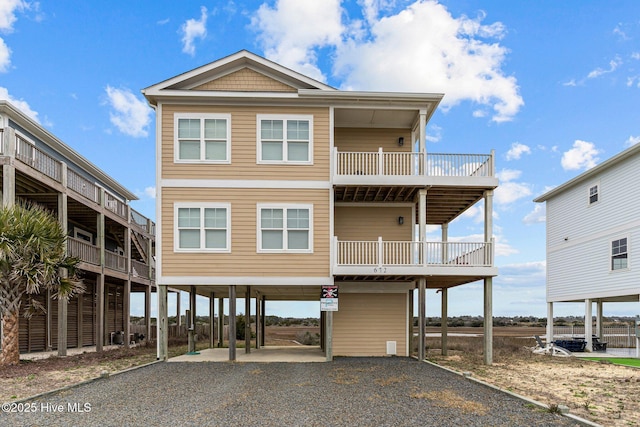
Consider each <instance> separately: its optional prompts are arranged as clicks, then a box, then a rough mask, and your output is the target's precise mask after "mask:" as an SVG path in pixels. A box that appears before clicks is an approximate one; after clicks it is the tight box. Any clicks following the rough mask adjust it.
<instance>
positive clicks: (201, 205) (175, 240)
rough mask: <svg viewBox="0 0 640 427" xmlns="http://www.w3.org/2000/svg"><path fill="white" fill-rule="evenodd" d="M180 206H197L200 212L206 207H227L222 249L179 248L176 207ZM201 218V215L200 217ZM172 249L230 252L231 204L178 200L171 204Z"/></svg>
mask: <svg viewBox="0 0 640 427" xmlns="http://www.w3.org/2000/svg"><path fill="white" fill-rule="evenodd" d="M180 208H199V209H200V210H201V212H202V211H203V210H204V209H206V208H225V209H227V245H226V248H223V249H215V248H210V249H209V248H203V247H200V248H181V247H180V246H179V242H180V233H179V228H178V209H180ZM201 218H202V217H201ZM200 233H201V234H200V237H201V238H200V242H201V245H202V244H203V242H204V236H203V235H202V234H203V233H204V227H200ZM173 251H174V252H190V253H230V252H231V204H230V203H199V202H180V203H174V205H173Z"/></svg>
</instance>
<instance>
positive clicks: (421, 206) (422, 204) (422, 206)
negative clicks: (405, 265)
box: [418, 189, 427, 265]
mask: <svg viewBox="0 0 640 427" xmlns="http://www.w3.org/2000/svg"><path fill="white" fill-rule="evenodd" d="M418 198H419V199H418V231H419V234H418V241H419V242H420V246H422V257H423V258H422V259H421V260H420V262H421V263H422V265H426V264H427V248H426V245H425V238H426V233H427V190H426V189H423V190H420V191H419V194H418Z"/></svg>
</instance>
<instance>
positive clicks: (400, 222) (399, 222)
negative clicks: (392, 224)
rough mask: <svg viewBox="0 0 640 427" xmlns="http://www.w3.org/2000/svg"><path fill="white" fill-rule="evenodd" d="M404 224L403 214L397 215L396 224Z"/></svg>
mask: <svg viewBox="0 0 640 427" xmlns="http://www.w3.org/2000/svg"><path fill="white" fill-rule="evenodd" d="M402 224H404V217H403V216H399V217H398V225H402Z"/></svg>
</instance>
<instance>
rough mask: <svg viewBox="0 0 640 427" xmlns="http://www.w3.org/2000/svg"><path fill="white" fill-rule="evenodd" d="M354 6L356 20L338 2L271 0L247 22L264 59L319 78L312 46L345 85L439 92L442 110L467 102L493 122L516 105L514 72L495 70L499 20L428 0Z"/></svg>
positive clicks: (501, 50) (380, 0)
mask: <svg viewBox="0 0 640 427" xmlns="http://www.w3.org/2000/svg"><path fill="white" fill-rule="evenodd" d="M358 4H359V5H360V6H361V8H362V16H363V17H364V19H349V17H348V14H347V12H346V11H345V10H344V9H343V8H342V7H341V6H340V2H339V1H338V0H328V1H326V2H317V1H313V0H306V1H303V0H278V1H277V2H276V4H275V5H274V6H273V7H270V6H268V5H267V4H263V5H262V6H261V7H260V9H259V10H258V12H257V13H256V14H255V16H254V18H253V21H252V24H253V26H254V27H255V28H256V29H257V30H258V32H259V34H258V39H259V40H260V43H261V44H262V46H263V48H264V51H265V55H266V56H267V57H268V58H269V59H272V60H275V61H277V62H279V63H282V64H283V65H285V66H287V67H290V68H293V69H295V70H297V71H299V72H302V73H304V74H307V75H309V76H311V77H314V78H316V79H319V80H325V76H324V75H323V74H322V72H321V71H320V68H319V66H318V58H317V56H316V50H317V49H322V48H325V49H332V50H333V51H334V54H333V61H334V63H333V74H334V75H335V76H336V77H338V78H340V79H341V80H342V82H343V84H342V87H341V88H342V89H345V90H375V91H410V92H444V93H445V97H444V99H443V101H442V103H441V105H442V106H443V107H444V108H445V109H446V108H451V107H453V106H454V105H457V104H459V103H461V102H463V101H471V102H473V103H474V104H475V105H476V107H477V108H475V109H474V111H473V116H474V117H488V116H490V117H491V119H492V120H493V121H495V122H504V121H508V120H512V119H513V117H514V116H515V115H516V114H517V113H518V111H519V110H520V108H521V107H522V106H523V105H524V101H523V99H522V97H521V96H520V93H519V87H518V84H517V81H516V78H515V77H514V76H509V75H506V74H505V73H504V72H503V70H502V66H503V64H504V61H505V58H506V55H507V53H508V49H507V48H506V47H504V46H502V45H500V43H499V41H500V40H501V39H502V38H503V37H504V35H505V33H506V29H505V27H504V25H503V24H502V23H500V22H496V23H493V24H484V23H483V21H484V19H485V15H484V14H480V15H479V16H478V17H476V18H468V17H466V16H460V17H454V16H452V15H451V13H450V12H449V11H448V10H447V9H446V7H445V6H443V5H441V4H439V3H438V2H437V1H430V0H418V1H416V2H414V3H413V4H411V5H409V6H407V7H406V8H404V9H403V10H401V11H400V12H398V13H391V12H389V10H391V9H392V6H394V5H395V4H396V2H393V1H391V0H361V1H359V2H358ZM300 22H304V23H305V25H300Z"/></svg>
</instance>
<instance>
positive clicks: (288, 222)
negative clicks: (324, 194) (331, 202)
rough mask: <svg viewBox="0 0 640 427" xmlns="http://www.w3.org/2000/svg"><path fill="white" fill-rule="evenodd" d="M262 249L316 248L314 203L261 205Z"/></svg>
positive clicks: (259, 232) (311, 250)
mask: <svg viewBox="0 0 640 427" xmlns="http://www.w3.org/2000/svg"><path fill="white" fill-rule="evenodd" d="M257 212H258V218H257V224H258V227H257V228H258V229H257V234H258V236H257V238H258V248H257V251H258V252H278V253H280V252H297V253H311V252H313V232H312V225H313V207H312V206H311V205H262V204H259V205H258V206H257Z"/></svg>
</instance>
